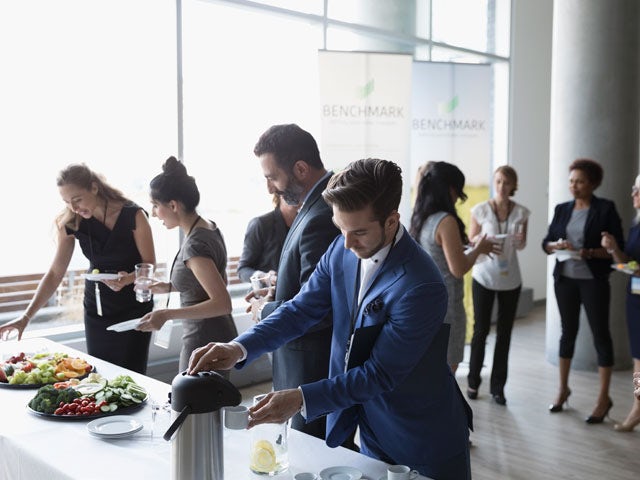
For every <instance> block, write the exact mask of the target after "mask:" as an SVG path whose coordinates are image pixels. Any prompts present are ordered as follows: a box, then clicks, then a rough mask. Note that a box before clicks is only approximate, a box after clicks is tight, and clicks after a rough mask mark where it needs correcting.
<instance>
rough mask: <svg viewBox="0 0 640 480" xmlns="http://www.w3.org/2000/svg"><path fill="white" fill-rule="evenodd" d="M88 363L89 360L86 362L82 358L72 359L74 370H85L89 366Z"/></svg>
mask: <svg viewBox="0 0 640 480" xmlns="http://www.w3.org/2000/svg"><path fill="white" fill-rule="evenodd" d="M87 365H88V364H87V362H85V361H84V360H83V359H81V358H74V359H73V360H71V368H73V369H74V370H80V371H84V369H85V368H87Z"/></svg>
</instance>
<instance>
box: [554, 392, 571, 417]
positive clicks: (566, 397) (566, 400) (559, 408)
mask: <svg viewBox="0 0 640 480" xmlns="http://www.w3.org/2000/svg"><path fill="white" fill-rule="evenodd" d="M570 396H571V389H570V388H568V389H567V393H566V394H565V395H563V397H564V398H562V401H561V402H560V403H552V404H551V405H549V411H550V412H551V413H558V412H561V411H562V409H563V408H564V407H563V406H564V404H565V403H566V404H567V405H569V397H570Z"/></svg>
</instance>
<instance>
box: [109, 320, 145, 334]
mask: <svg viewBox="0 0 640 480" xmlns="http://www.w3.org/2000/svg"><path fill="white" fill-rule="evenodd" d="M138 324H140V319H139V318H134V319H133V320H126V321H124V322H120V323H116V324H115V325H111V326H109V327H107V330H111V331H114V332H126V331H127V330H133V329H134V328H136V327H137V326H138Z"/></svg>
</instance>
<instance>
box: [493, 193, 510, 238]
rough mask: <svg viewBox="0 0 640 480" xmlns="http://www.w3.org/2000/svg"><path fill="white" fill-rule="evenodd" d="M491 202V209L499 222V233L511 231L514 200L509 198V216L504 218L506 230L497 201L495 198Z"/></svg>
mask: <svg viewBox="0 0 640 480" xmlns="http://www.w3.org/2000/svg"><path fill="white" fill-rule="evenodd" d="M489 204H490V205H491V210H492V211H493V214H494V215H495V217H496V222H497V223H498V233H499V234H502V233H508V232H509V216H510V215H511V211H512V210H513V202H512V201H511V200H509V203H508V205H507V218H505V219H504V222H505V225H504V232H503V231H502V222H501V221H500V215H499V214H498V204H497V203H496V201H495V200H492V201H490V202H489Z"/></svg>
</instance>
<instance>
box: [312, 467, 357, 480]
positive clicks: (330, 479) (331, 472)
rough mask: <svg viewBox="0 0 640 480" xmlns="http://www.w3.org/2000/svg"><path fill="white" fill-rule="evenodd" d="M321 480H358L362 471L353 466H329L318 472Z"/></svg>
mask: <svg viewBox="0 0 640 480" xmlns="http://www.w3.org/2000/svg"><path fill="white" fill-rule="evenodd" d="M320 478H321V479H322V480H359V479H360V478H362V472H361V471H360V470H358V469H357V468H353V467H329V468H325V469H324V470H322V471H321V472H320Z"/></svg>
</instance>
